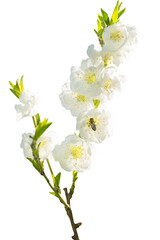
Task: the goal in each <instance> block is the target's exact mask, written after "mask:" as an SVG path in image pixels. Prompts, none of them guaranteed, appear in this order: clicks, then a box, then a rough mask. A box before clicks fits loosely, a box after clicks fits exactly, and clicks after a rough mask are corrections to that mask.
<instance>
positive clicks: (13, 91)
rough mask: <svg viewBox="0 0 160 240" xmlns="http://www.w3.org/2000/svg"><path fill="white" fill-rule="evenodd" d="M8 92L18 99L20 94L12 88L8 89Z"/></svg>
mask: <svg viewBox="0 0 160 240" xmlns="http://www.w3.org/2000/svg"><path fill="white" fill-rule="evenodd" d="M10 91H11V92H12V93H13V94H14V95H15V96H16V97H17V98H19V97H20V92H18V91H16V90H14V89H12V88H10Z"/></svg>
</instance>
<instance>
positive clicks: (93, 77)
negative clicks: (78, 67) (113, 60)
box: [85, 73, 96, 84]
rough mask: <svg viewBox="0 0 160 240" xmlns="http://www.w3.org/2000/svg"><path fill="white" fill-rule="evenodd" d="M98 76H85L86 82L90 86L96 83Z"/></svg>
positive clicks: (93, 74)
mask: <svg viewBox="0 0 160 240" xmlns="http://www.w3.org/2000/svg"><path fill="white" fill-rule="evenodd" d="M95 80H96V74H95V73H87V74H86V76H85V81H86V82H87V83H89V84H92V83H95Z"/></svg>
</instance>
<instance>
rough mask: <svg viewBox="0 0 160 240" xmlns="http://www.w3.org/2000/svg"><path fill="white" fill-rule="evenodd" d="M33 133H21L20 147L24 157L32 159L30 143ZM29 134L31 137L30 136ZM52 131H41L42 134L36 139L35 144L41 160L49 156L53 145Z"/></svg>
mask: <svg viewBox="0 0 160 240" xmlns="http://www.w3.org/2000/svg"><path fill="white" fill-rule="evenodd" d="M33 135H34V134H33V133H24V134H23V135H22V141H21V145H20V146H21V148H23V153H24V156H25V157H26V158H31V159H33V154H32V148H31V144H32V141H33V139H32V138H31V137H33ZM30 136H31V137H30ZM54 138H55V137H54V133H52V132H48V133H43V134H42V136H41V137H40V138H39V139H38V140H37V142H36V143H37V146H38V144H39V143H40V146H39V157H40V159H41V160H45V159H46V158H48V157H49V156H50V154H51V153H52V150H53V148H54V145H55V139H54Z"/></svg>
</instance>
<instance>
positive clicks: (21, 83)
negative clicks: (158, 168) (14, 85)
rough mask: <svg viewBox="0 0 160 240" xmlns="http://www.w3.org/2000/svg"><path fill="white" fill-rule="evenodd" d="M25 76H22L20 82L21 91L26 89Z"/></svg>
mask: <svg viewBox="0 0 160 240" xmlns="http://www.w3.org/2000/svg"><path fill="white" fill-rule="evenodd" d="M23 78H24V76H22V77H21V80H20V83H19V87H20V92H23V90H24V86H23Z"/></svg>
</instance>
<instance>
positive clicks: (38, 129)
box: [33, 118, 52, 140]
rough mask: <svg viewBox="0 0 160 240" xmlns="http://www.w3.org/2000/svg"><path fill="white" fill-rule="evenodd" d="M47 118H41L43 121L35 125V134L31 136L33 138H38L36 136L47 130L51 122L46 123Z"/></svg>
mask: <svg viewBox="0 0 160 240" xmlns="http://www.w3.org/2000/svg"><path fill="white" fill-rule="evenodd" d="M47 122H48V119H47V118H45V119H44V120H43V122H40V123H39V124H38V125H37V127H36V131H35V135H34V137H33V139H34V140H38V138H40V136H41V135H42V134H43V133H44V132H45V131H46V130H47V128H49V126H50V125H51V124H52V122H50V123H47Z"/></svg>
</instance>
